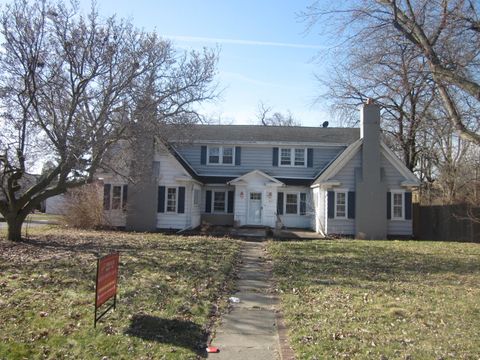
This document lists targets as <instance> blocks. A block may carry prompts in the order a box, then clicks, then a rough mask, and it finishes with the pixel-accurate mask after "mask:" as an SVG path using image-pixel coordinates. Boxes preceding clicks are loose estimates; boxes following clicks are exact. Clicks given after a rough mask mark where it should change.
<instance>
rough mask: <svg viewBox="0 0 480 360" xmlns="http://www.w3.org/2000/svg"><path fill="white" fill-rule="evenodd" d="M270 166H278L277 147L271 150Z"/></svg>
mask: <svg viewBox="0 0 480 360" xmlns="http://www.w3.org/2000/svg"><path fill="white" fill-rule="evenodd" d="M272 165H273V166H278V147H274V148H273V155H272Z"/></svg>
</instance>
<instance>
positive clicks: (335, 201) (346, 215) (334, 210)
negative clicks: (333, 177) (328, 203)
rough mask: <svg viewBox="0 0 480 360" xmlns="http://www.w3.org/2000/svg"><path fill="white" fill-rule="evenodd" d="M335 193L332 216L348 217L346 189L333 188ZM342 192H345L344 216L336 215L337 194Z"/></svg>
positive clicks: (343, 218)
mask: <svg viewBox="0 0 480 360" xmlns="http://www.w3.org/2000/svg"><path fill="white" fill-rule="evenodd" d="M333 191H334V193H335V200H334V202H333V218H334V219H341V220H345V219H348V189H335V190H333ZM338 193H342V194H345V216H338V215H337V205H338V204H337V194H338Z"/></svg>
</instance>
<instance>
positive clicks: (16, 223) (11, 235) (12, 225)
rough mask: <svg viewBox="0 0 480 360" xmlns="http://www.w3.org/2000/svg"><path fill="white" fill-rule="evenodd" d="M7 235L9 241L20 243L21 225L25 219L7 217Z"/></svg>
mask: <svg viewBox="0 0 480 360" xmlns="http://www.w3.org/2000/svg"><path fill="white" fill-rule="evenodd" d="M5 220H7V224H8V233H7V239H8V240H11V241H20V240H21V239H22V225H23V221H24V220H25V218H22V217H19V216H17V217H11V218H10V217H7V218H6V219H5Z"/></svg>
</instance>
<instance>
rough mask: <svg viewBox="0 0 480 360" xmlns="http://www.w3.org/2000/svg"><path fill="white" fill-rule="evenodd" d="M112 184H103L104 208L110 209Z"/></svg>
mask: <svg viewBox="0 0 480 360" xmlns="http://www.w3.org/2000/svg"><path fill="white" fill-rule="evenodd" d="M110 188H111V185H110V184H105V185H103V210H110Z"/></svg>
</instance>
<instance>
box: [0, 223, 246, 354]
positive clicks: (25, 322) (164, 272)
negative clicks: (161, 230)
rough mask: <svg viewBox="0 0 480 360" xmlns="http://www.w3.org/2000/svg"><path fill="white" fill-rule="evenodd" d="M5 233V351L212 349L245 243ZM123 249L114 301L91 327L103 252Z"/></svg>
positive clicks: (0, 275)
mask: <svg viewBox="0 0 480 360" xmlns="http://www.w3.org/2000/svg"><path fill="white" fill-rule="evenodd" d="M32 231H33V232H34V234H33V236H32V239H31V240H29V241H25V242H21V243H11V242H7V241H5V240H0V307H1V309H2V311H1V312H0V359H101V358H102V357H104V356H106V357H107V358H108V359H163V358H168V359H191V358H199V357H205V356H206V354H205V353H204V347H205V342H206V340H207V336H208V332H209V327H210V325H211V321H212V319H213V318H212V315H214V314H215V312H216V309H217V305H218V304H220V306H221V304H222V303H221V302H220V298H221V295H222V294H223V293H224V291H226V290H227V289H228V288H229V287H230V286H231V284H232V281H231V280H232V272H233V265H234V263H235V261H236V256H237V254H238V243H236V242H234V241H232V240H229V239H224V238H223V239H220V238H209V237H188V238H187V237H177V236H166V235H160V234H132V233H124V232H95V231H80V230H65V231H64V230H61V229H33V230H32ZM111 251H120V277H119V299H118V307H117V311H115V312H112V313H109V314H108V315H107V316H106V317H105V319H104V320H101V321H100V323H99V324H98V326H97V329H96V330H94V329H93V310H94V305H93V304H94V281H95V271H96V258H97V257H98V256H101V255H104V254H107V253H109V252H111Z"/></svg>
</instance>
